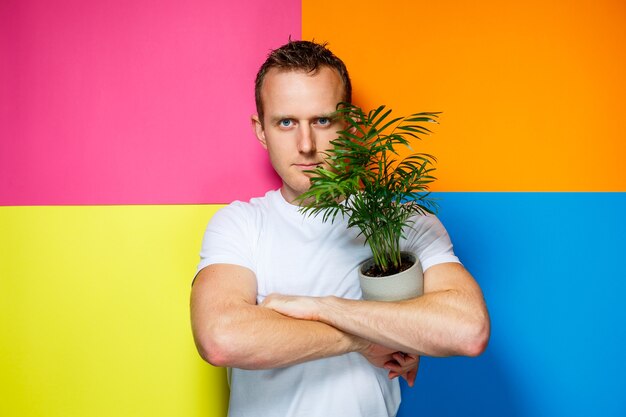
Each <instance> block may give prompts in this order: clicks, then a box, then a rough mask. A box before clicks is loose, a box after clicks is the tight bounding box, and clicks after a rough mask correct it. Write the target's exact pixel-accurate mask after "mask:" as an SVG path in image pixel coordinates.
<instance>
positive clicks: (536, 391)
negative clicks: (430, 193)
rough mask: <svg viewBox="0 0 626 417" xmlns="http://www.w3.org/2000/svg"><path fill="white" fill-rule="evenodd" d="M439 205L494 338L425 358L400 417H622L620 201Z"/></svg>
mask: <svg viewBox="0 0 626 417" xmlns="http://www.w3.org/2000/svg"><path fill="white" fill-rule="evenodd" d="M437 197H438V198H440V199H441V200H440V205H441V210H440V213H439V217H440V218H441V220H442V222H443V223H444V224H445V226H446V227H447V229H448V232H449V233H450V235H451V237H452V240H453V243H454V245H455V250H456V252H457V254H458V255H459V257H460V258H461V260H462V262H463V263H464V264H465V266H466V267H467V268H468V270H469V271H470V272H471V273H472V274H473V275H474V276H475V278H476V279H477V281H478V282H479V283H480V285H481V287H482V288H483V291H484V294H485V298H486V300H487V305H488V308H489V311H490V315H491V321H492V334H491V340H490V343H489V346H488V348H487V351H486V352H485V353H484V354H483V355H482V356H481V357H479V358H446V359H439V358H424V359H423V360H422V363H421V368H420V373H419V374H418V379H417V382H416V385H415V387H414V388H412V389H410V388H408V387H407V386H406V385H405V384H403V405H402V406H401V410H400V413H399V416H400V417H408V416H414V415H420V416H439V417H441V416H461V415H464V416H481V417H485V416H505V415H506V416H533V417H542V416H545V417H555V416H592V415H597V416H605V417H606V416H615V417H617V416H626V377H625V375H626V360H624V348H626V328H625V327H624V321H625V320H626V307H625V306H624V301H623V298H624V294H625V293H626V272H625V271H624V267H623V264H622V260H623V258H624V256H625V252H626V243H625V242H626V240H625V239H626V238H625V236H626V220H624V214H625V213H626V193H438V194H437Z"/></svg>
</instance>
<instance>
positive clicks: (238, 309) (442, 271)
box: [191, 263, 489, 385]
mask: <svg viewBox="0 0 626 417" xmlns="http://www.w3.org/2000/svg"><path fill="white" fill-rule="evenodd" d="M256 294H257V288H256V278H255V276H254V273H253V272H252V271H250V270H249V269H247V268H243V267H240V266H236V265H228V264H217V265H211V266H208V267H206V268H204V269H203V270H202V271H200V273H199V274H198V276H197V278H196V281H195V283H194V286H193V289H192V294H191V322H192V329H193V334H194V339H195V342H196V346H197V348H198V351H199V352H200V355H201V356H202V357H203V358H204V359H205V360H206V361H208V362H209V363H211V364H213V365H215V366H229V367H237V368H243V369H268V368H280V367H284V366H289V365H293V364H296V363H300V362H305V361H309V360H313V359H319V358H324V357H328V356H335V355H340V354H343V353H347V352H360V353H361V354H363V355H364V356H365V357H366V358H367V359H368V360H369V361H370V362H371V363H373V364H375V365H376V366H380V367H385V368H386V369H388V370H389V371H390V377H393V376H399V375H403V376H404V377H405V378H407V380H408V381H409V383H410V384H411V385H412V382H413V380H414V378H415V373H416V369H417V363H418V360H419V359H418V356H417V355H423V354H425V355H430V356H451V355H469V356H474V355H478V354H480V353H481V352H482V351H483V350H484V349H485V346H486V344H487V341H488V339H489V317H488V314H487V310H486V307H485V304H484V301H483V297H482V293H481V291H480V289H479V287H478V285H477V284H476V283H475V281H474V279H473V278H472V276H471V275H470V274H469V273H468V272H467V271H466V270H465V268H463V267H462V266H461V265H459V264H453V263H447V264H440V265H435V266H433V267H431V268H429V269H428V270H427V271H426V272H425V274H424V295H423V296H422V297H418V298H416V299H412V300H407V301H401V302H384V303H383V302H372V301H360V300H359V301H357V300H346V299H341V298H337V297H320V298H315V297H294V296H285V295H279V294H272V295H270V296H268V297H267V298H266V299H265V301H264V302H263V304H262V305H256ZM397 352H405V353H408V354H409V355H408V356H406V355H402V354H399V353H397Z"/></svg>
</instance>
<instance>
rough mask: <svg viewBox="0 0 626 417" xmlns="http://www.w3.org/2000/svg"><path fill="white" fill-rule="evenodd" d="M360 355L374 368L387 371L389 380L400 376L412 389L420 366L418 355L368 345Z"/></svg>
mask: <svg viewBox="0 0 626 417" xmlns="http://www.w3.org/2000/svg"><path fill="white" fill-rule="evenodd" d="M361 354H362V355H363V356H365V358H366V359H367V360H368V361H369V362H370V363H371V364H372V365H374V366H376V367H378V368H385V369H387V370H388V371H389V378H390V379H391V378H396V377H398V376H401V377H402V378H404V379H405V380H406V382H407V383H408V384H409V387H412V386H413V384H414V383H415V378H416V376H417V370H418V368H419V364H420V357H419V355H413V354H407V353H403V352H396V351H394V350H392V349H389V348H387V347H385V346H381V345H377V344H375V343H370V344H369V346H367V348H365V349H364V350H363V351H361Z"/></svg>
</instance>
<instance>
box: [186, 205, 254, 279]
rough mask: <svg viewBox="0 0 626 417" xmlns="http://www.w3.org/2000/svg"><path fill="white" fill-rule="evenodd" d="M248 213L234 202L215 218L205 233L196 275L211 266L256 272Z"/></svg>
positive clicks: (220, 211)
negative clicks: (228, 265)
mask: <svg viewBox="0 0 626 417" xmlns="http://www.w3.org/2000/svg"><path fill="white" fill-rule="evenodd" d="M248 211H249V210H246V207H245V206H244V205H243V204H242V203H238V202H235V203H232V204H230V205H229V206H226V207H224V208H222V209H221V210H219V211H218V212H217V213H215V215H213V217H212V218H211V220H210V221H209V224H208V226H207V228H206V231H205V232H204V237H203V239H202V248H201V249H200V262H199V263H198V267H197V270H196V274H197V273H198V272H200V270H201V269H202V268H205V267H207V266H209V265H212V264H233V265H240V266H243V267H246V268H248V269H251V270H252V271H254V266H253V262H252V249H251V247H252V245H251V244H252V239H251V233H250V227H249V220H250V214H251V213H249V212H248Z"/></svg>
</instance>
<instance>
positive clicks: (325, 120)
mask: <svg viewBox="0 0 626 417" xmlns="http://www.w3.org/2000/svg"><path fill="white" fill-rule="evenodd" d="M317 123H318V124H320V125H322V126H326V125H329V124H330V118H329V117H320V118H319V119H317Z"/></svg>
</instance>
